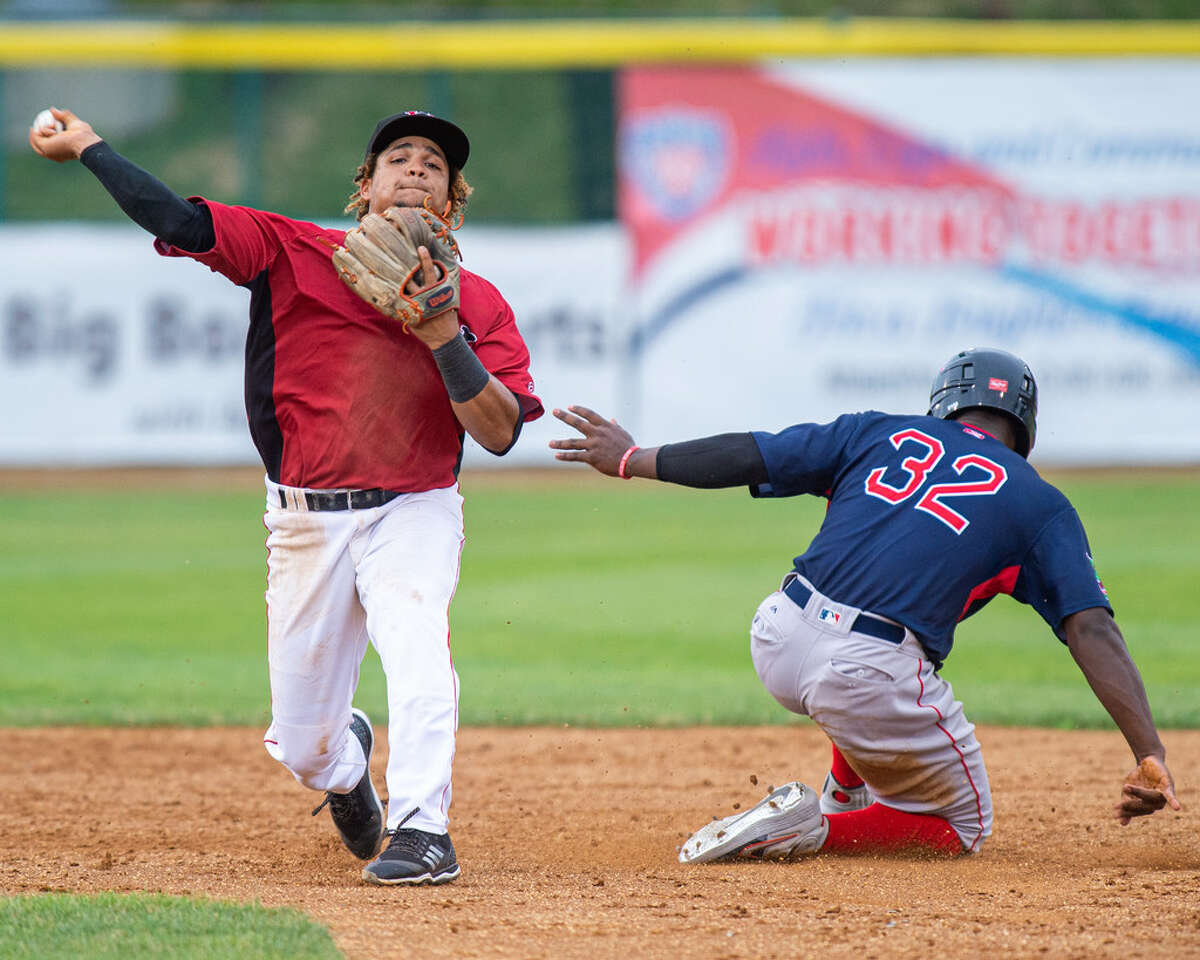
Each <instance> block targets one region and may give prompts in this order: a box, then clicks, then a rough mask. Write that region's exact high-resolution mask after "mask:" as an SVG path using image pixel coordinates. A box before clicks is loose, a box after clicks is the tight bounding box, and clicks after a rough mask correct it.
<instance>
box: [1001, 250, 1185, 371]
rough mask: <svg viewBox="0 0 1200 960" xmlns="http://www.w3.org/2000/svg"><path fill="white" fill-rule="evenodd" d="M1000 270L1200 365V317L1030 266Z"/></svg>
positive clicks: (1024, 283)
mask: <svg viewBox="0 0 1200 960" xmlns="http://www.w3.org/2000/svg"><path fill="white" fill-rule="evenodd" d="M999 272H1000V275H1001V276H1002V277H1004V278H1005V279H1008V280H1015V281H1016V282H1017V283H1020V284H1022V285H1024V286H1026V287H1032V288H1034V289H1035V290H1041V291H1042V292H1043V293H1048V294H1050V295H1051V296H1055V297H1058V298H1059V299H1060V300H1065V301H1066V302H1067V303H1073V304H1075V305H1076V306H1080V307H1085V308H1086V309H1088V310H1093V311H1095V312H1096V313H1104V314H1107V315H1108V316H1110V317H1113V318H1114V319H1116V320H1118V321H1120V322H1121V323H1123V324H1125V325H1126V326H1130V327H1133V328H1135V329H1137V330H1144V331H1145V332H1146V333H1149V334H1152V335H1153V336H1155V337H1158V338H1159V339H1160V340H1165V341H1166V342H1167V343H1169V344H1170V345H1171V346H1173V347H1176V348H1178V349H1179V350H1181V351H1182V352H1183V353H1184V354H1185V355H1186V356H1187V358H1188V359H1189V360H1190V361H1191V362H1192V363H1194V364H1196V365H1197V366H1200V319H1197V318H1195V317H1189V316H1187V315H1185V314H1176V315H1171V314H1161V313H1156V312H1154V311H1153V310H1152V309H1151V308H1150V307H1149V306H1148V305H1146V304H1140V303H1137V302H1136V301H1132V300H1130V301H1126V302H1124V303H1121V302H1118V301H1115V300H1109V299H1106V298H1104V297H1101V296H1099V295H1097V294H1094V293H1089V292H1088V291H1087V290H1083V289H1081V288H1080V287H1076V286H1074V285H1073V284H1071V283H1068V282H1067V281H1066V280H1063V279H1062V278H1061V277H1055V276H1051V275H1050V274H1048V273H1041V272H1039V271H1037V270H1031V269H1029V268H1028V267H1018V266H1012V265H1006V266H1002V267H1000V270H999Z"/></svg>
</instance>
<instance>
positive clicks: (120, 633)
mask: <svg viewBox="0 0 1200 960" xmlns="http://www.w3.org/2000/svg"><path fill="white" fill-rule="evenodd" d="M564 475H565V476H566V477H567V479H566V480H565V481H564V479H563V476H559V477H557V478H549V479H548V478H546V477H545V476H541V475H535V476H533V477H525V478H523V479H521V480H519V481H517V480H514V479H511V478H510V479H503V478H500V479H497V478H495V477H490V476H488V475H473V476H467V477H465V478H464V482H463V490H464V494H465V496H466V498H467V531H468V533H467V536H468V542H467V549H466V552H465V554H464V557H463V566H462V579H461V583H460V586H459V590H458V595H457V597H456V599H455V604H454V608H453V614H452V628H453V646H454V654H455V664H456V667H457V669H458V672H459V675H460V677H461V679H462V702H461V720H462V723H464V724H468V725H469V724H494V723H499V724H542V723H549V724H561V723H570V724H572V725H581V724H589V725H603V726H613V725H622V724H644V725H651V724H666V725H684V724H694V723H701V724H753V723H775V722H788V721H789V715H788V714H786V713H785V712H784V711H783V710H782V708H779V707H778V706H776V705H775V704H774V702H773V701H771V700H770V698H769V697H768V696H767V695H766V693H765V692H764V691H763V690H762V688H761V687H760V685H759V683H758V680H757V678H756V677H755V676H754V672H753V669H752V667H751V665H750V660H749V655H748V652H747V626H748V623H749V619H750V616H751V615H752V613H753V611H754V608H755V606H756V605H757V603H758V601H759V600H760V599H761V598H762V597H763V596H764V595H765V594H766V593H767V592H769V591H770V590H771V589H773V587H774V586H775V585H777V583H778V580H779V578H780V577H781V576H782V574H783V573H784V572H785V571H786V570H787V569H788V567H789V565H790V561H791V558H792V556H793V555H794V554H796V553H798V552H800V551H801V550H802V549H803V548H804V547H805V546H806V545H807V543H808V540H809V539H810V538H811V536H812V534H813V532H814V531H815V530H816V528H817V525H818V524H819V522H820V518H821V512H822V509H823V506H822V503H821V502H819V501H816V500H812V499H809V498H801V499H793V500H789V501H780V502H761V501H752V500H751V499H750V498H749V497H748V496H747V495H746V494H745V493H744V492H742V491H721V492H698V491H691V490H685V489H678V488H670V487H666V486H657V485H651V484H648V483H641V482H637V483H631V484H618V483H614V482H611V481H609V482H605V481H603V480H600V479H599V478H593V477H592V476H591V475H590V474H584V473H577V472H571V471H567V472H566V473H565V474H564ZM1055 479H1057V478H1055ZM1058 482H1059V484H1060V486H1061V487H1062V488H1063V489H1064V491H1065V492H1066V493H1067V494H1068V495H1069V496H1070V497H1071V498H1072V499H1073V500H1074V502H1075V503H1076V506H1077V507H1078V509H1079V512H1080V514H1081V515H1082V517H1083V519H1084V522H1085V525H1086V526H1087V528H1088V532H1089V536H1090V538H1091V543H1092V546H1093V549H1094V552H1095V555H1096V559H1097V565H1098V568H1099V570H1100V573H1101V575H1102V576H1103V577H1104V580H1105V582H1106V584H1107V586H1108V588H1109V591H1110V594H1111V596H1112V599H1113V603H1114V606H1115V607H1116V610H1117V616H1118V622H1119V623H1120V624H1121V626H1122V628H1123V630H1124V632H1125V635H1126V637H1127V640H1128V642H1129V645H1130V647H1131V649H1132V651H1133V654H1134V657H1135V659H1136V660H1137V662H1138V664H1139V665H1140V667H1141V669H1142V673H1143V675H1144V678H1145V680H1146V684H1147V687H1148V689H1149V692H1150V696H1151V702H1152V704H1153V706H1154V708H1155V712H1156V715H1157V717H1158V719H1159V721H1160V724H1161V725H1163V726H1186V727H1195V726H1200V659H1198V658H1197V657H1196V656H1195V630H1196V623H1197V621H1198V619H1200V590H1197V584H1200V551H1198V550H1196V548H1195V544H1196V543H1197V542H1200V510H1198V509H1196V500H1197V493H1198V492H1200V480H1198V478H1197V476H1196V475H1195V474H1191V475H1189V474H1183V473H1179V472H1172V473H1161V474H1155V473H1141V474H1111V473H1110V474H1092V475H1089V474H1073V475H1068V476H1065V477H1063V478H1061V479H1059V480H1058ZM264 536H265V531H264V529H263V527H262V524H261V493H260V492H259V491H258V489H255V488H254V486H253V485H252V484H250V483H244V484H236V485H234V486H232V487H227V488H226V489H204V487H203V485H200V489H192V488H189V489H186V490H179V489H154V488H153V486H151V487H150V488H148V489H147V488H145V486H143V485H140V484H139V485H137V486H136V487H133V488H127V487H121V486H118V487H117V488H116V489H105V490H97V491H94V492H93V491H87V490H79V489H71V490H57V491H55V490H41V491H37V490H32V489H30V490H21V489H8V490H6V491H5V495H4V496H3V497H2V498H0V725H18V726H28V725H40V724H77V723H82V724H114V723H116V724H182V725H192V724H225V723H231V724H256V725H263V724H265V723H266V722H267V680H266V664H265V659H266V658H265V612H264V603H263V586H264V571H265V550H264V547H263V540H264ZM944 675H945V676H946V677H947V678H948V679H950V681H951V682H952V683H953V684H954V687H955V690H956V692H957V694H958V696H959V697H960V699H962V700H963V701H964V702H965V703H966V705H967V709H968V715H969V716H970V717H971V718H972V719H974V720H975V721H976V722H984V723H1002V724H1037V725H1054V726H1104V725H1107V724H1108V723H1109V721H1108V719H1107V717H1106V716H1105V715H1104V714H1103V711H1102V710H1101V708H1100V707H1099V706H1098V705H1097V704H1096V702H1095V701H1094V699H1093V698H1092V695H1091V693H1090V691H1089V689H1088V687H1087V685H1086V683H1085V682H1084V680H1083V678H1082V676H1081V675H1080V674H1079V672H1078V670H1077V669H1076V667H1075V666H1074V663H1073V661H1072V660H1071V658H1070V656H1069V654H1068V653H1067V652H1066V650H1065V649H1064V648H1063V647H1062V646H1061V645H1060V644H1059V643H1058V642H1057V641H1056V640H1055V639H1054V637H1053V636H1052V635H1051V633H1050V632H1049V630H1048V629H1047V628H1046V627H1045V626H1044V624H1043V623H1042V621H1041V620H1040V619H1039V618H1038V617H1037V615H1036V614H1034V613H1033V612H1032V611H1031V610H1030V609H1029V608H1026V607H1022V606H1020V605H1019V604H1016V603H1015V602H1013V601H1012V600H1010V599H1008V598H999V599H997V600H996V601H994V602H993V603H992V604H991V605H990V606H989V607H988V608H987V609H986V610H985V611H984V612H983V613H981V614H980V615H978V616H977V617H975V618H973V619H972V620H971V621H969V622H967V623H966V624H964V625H963V626H962V627H961V628H960V630H959V637H958V643H957V645H956V647H955V650H954V653H953V656H952V657H951V659H950V661H949V663H948V665H947V667H946V669H945V671H944ZM358 702H359V704H360V705H361V706H363V707H365V708H366V709H368V710H369V711H374V712H376V713H378V714H379V716H381V717H382V716H383V715H384V713H385V708H384V703H385V701H384V690H383V679H382V675H381V672H380V670H379V667H378V662H377V661H376V659H375V657H374V654H373V653H371V654H368V662H367V663H366V665H365V666H364V671H363V680H362V684H361V686H360V691H359V697H358Z"/></svg>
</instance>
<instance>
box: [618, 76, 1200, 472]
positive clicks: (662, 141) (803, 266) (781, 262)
mask: <svg viewBox="0 0 1200 960" xmlns="http://www.w3.org/2000/svg"><path fill="white" fill-rule="evenodd" d="M1197 97H1200V64H1197V63H1195V62H1193V61H1188V60H1177V61H1147V60H1138V59H1132V58H1131V59H1121V60H1095V59H1089V60H1071V61H1049V62H1047V61H1037V60H1032V59H1027V58H1020V59H1016V58H1014V59H1011V60H1004V59H989V60H970V59H948V60H928V59H922V60H920V61H904V60H878V61H873V60H857V59H855V60H836V61H805V62H803V63H785V64H777V65H773V66H770V67H766V66H764V67H760V68H742V67H730V68H722V69H689V68H681V69H666V68H663V69H649V68H648V69H637V70H631V71H628V72H626V73H625V74H624V75H623V77H622V81H621V91H620V101H621V102H620V147H619V150H620V167H619V169H620V194H619V202H620V210H621V217H622V220H623V222H624V223H625V224H626V226H627V228H628V230H629V232H630V237H631V243H632V254H631V256H632V275H631V283H632V287H633V288H632V290H631V303H633V304H635V305H636V307H635V312H636V317H637V320H636V329H635V331H634V335H633V338H632V344H633V353H634V358H635V365H636V370H637V373H636V376H635V377H634V378H633V382H635V383H636V385H637V389H638V392H639V393H640V396H641V410H640V419H639V423H640V426H641V428H642V433H643V436H644V437H645V440H646V442H648V443H652V442H657V441H658V440H661V439H670V438H677V437H681V436H689V435H696V434H706V433H714V432H718V431H721V430H738V429H748V428H754V429H779V428H781V427H783V426H786V425H788V424H790V423H794V422H798V421H803V420H816V421H821V420H827V419H832V418H833V417H834V416H836V415H838V414H839V413H843V412H846V411H851V410H863V409H881V410H886V411H889V412H907V411H912V410H916V409H918V408H921V407H923V405H924V403H925V401H926V399H927V397H928V388H929V384H930V382H931V380H932V378H933V375H934V374H935V373H936V371H937V369H938V368H939V367H940V365H941V364H942V363H943V362H944V361H945V360H947V359H948V358H949V357H950V356H951V355H952V354H953V353H955V352H956V351H958V350H960V349H963V348H967V347H975V346H978V347H983V346H993V347H1001V348H1003V349H1007V350H1009V351H1011V352H1013V353H1016V354H1018V355H1020V356H1022V357H1024V358H1025V359H1026V360H1027V361H1028V362H1029V364H1030V365H1031V367H1032V368H1033V370H1034V373H1035V375H1036V376H1037V378H1038V381H1039V386H1040V387H1041V392H1042V396H1041V416H1040V418H1039V431H1038V449H1037V450H1036V451H1035V453H1034V457H1033V459H1034V460H1035V461H1039V460H1040V461H1042V462H1054V463H1123V462H1195V461H1197V460H1200V430H1198V429H1197V428H1196V425H1195V422H1196V413H1197V411H1198V410H1200V131H1197V129H1196V127H1195V125H1194V124H1193V123H1191V122H1190V119H1189V118H1190V116H1191V112H1192V109H1191V107H1190V106H1189V105H1190V104H1192V103H1194V102H1196V99H1197Z"/></svg>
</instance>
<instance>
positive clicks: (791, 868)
mask: <svg viewBox="0 0 1200 960" xmlns="http://www.w3.org/2000/svg"><path fill="white" fill-rule="evenodd" d="M377 732H378V734H379V736H380V740H379V749H377V751H376V755H375V761H374V772H375V775H376V783H377V784H378V785H379V786H380V788H381V791H382V784H383V778H382V774H383V768H384V763H385V758H386V752H387V751H386V743H385V742H384V741H385V740H386V735H385V731H384V730H383V728H382V727H380V728H378V730H377ZM261 738H262V733H261V731H260V730H256V729H244V728H239V729H197V730H182V729H108V730H105V729H66V728H59V729H40V730H35V729H8V730H4V731H3V739H4V743H5V749H4V750H3V751H0V893H3V894H27V893H38V892H44V891H69V892H80V893H91V892H96V891H101V890H117V891H155V892H162V893H168V894H181V895H189V896H197V897H207V898H215V899H222V900H236V901H252V900H258V901H259V902H261V903H262V904H264V905H267V906H291V907H296V908H298V909H300V910H303V911H305V912H306V913H308V914H309V915H311V916H312V917H313V918H314V919H316V920H317V921H319V922H320V923H323V924H326V925H328V926H329V928H330V929H331V930H332V931H333V936H334V939H335V941H336V942H337V944H338V946H339V948H340V949H341V950H342V951H343V952H344V953H345V955H346V956H347V957H348V958H353V960H359V958H361V960H387V958H389V957H404V958H413V960H420V958H426V957H428V958H437V960H445V958H446V957H461V958H468V957H469V958H481V960H487V958H522V960H524V958H530V960H533V958H547V960H549V958H554V960H573V958H580V960H604V958H619V960H633V958H638V960H642V958H651V960H654V958H664V960H666V958H669V960H681V958H697V960H699V958H704V960H716V958H743V957H744V958H771V957H778V958H781V960H782V958H785V957H786V958H794V957H809V956H812V957H821V958H823V960H829V958H843V957H844V958H848V960H849V958H853V960H870V958H914V960H915V958H922V960H927V958H929V957H930V956H938V955H940V956H977V955H983V956H1006V957H1040V956H1050V957H1088V958H1095V957H1112V958H1118V957H1119V958H1122V960H1127V958H1129V957H1131V956H1141V955H1146V956H1150V955H1156V956H1165V957H1171V958H1172V960H1175V958H1180V957H1197V958H1200V912H1198V909H1200V908H1198V906H1197V905H1198V904H1200V819H1197V818H1198V817H1200V807H1197V806H1196V804H1197V803H1198V802H1200V790H1198V788H1196V787H1195V786H1194V784H1195V783H1196V771H1197V770H1200V731H1166V732H1165V733H1164V740H1165V742H1166V744H1167V749H1168V762H1169V763H1170V764H1171V767H1172V769H1173V771H1174V772H1175V774H1176V776H1178V777H1180V779H1181V781H1182V782H1181V783H1180V784H1179V794H1180V800H1181V802H1182V803H1183V804H1184V810H1183V811H1182V812H1181V813H1178V814H1176V813H1171V812H1167V813H1165V814H1163V813H1160V814H1158V815H1156V816H1154V817H1151V818H1148V819H1145V820H1141V821H1135V822H1134V823H1132V824H1131V825H1130V826H1128V827H1124V828H1123V827H1121V826H1119V825H1118V824H1117V823H1116V821H1115V820H1112V819H1111V808H1112V806H1113V804H1114V803H1115V802H1116V799H1117V795H1118V788H1119V783H1118V780H1119V776H1120V775H1121V774H1123V773H1124V772H1125V771H1126V770H1128V769H1129V768H1131V767H1132V765H1133V764H1132V758H1131V757H1130V756H1129V754H1128V750H1127V749H1126V747H1125V745H1124V742H1123V741H1122V740H1121V738H1120V736H1119V735H1118V734H1116V733H1110V732H1071V733H1064V732H1057V731H1045V730H1027V729H1011V728H1004V729H1002V728H996V727H981V728H980V729H979V739H980V741H981V743H982V744H983V750H984V755H985V757H986V758H987V762H988V767H989V771H990V773H991V779H992V788H993V794H994V799H995V808H996V826H995V832H994V834H993V836H992V839H991V840H990V841H989V842H988V843H987V844H986V845H985V847H984V849H983V852H982V853H980V854H978V855H976V856H973V857H969V858H963V859H960V860H956V861H950V862H943V861H923V860H918V859H912V858H908V859H890V860H889V859H875V858H856V859H844V858H837V857H817V858H813V859H809V860H804V861H799V862H796V863H789V864H777V863H765V864H764V863H741V864H710V865H689V866H684V865H681V864H679V863H678V862H677V861H676V856H677V850H678V847H679V844H680V843H682V842H683V840H684V838H685V837H686V836H687V835H688V834H689V833H690V832H691V831H692V830H694V829H695V828H697V827H699V826H700V825H701V824H703V823H704V822H705V821H706V820H707V819H708V818H709V817H713V816H724V815H726V814H728V813H731V812H732V811H733V810H734V809H736V808H740V809H745V808H746V807H747V806H748V805H749V804H750V803H753V802H754V801H755V800H757V799H758V798H759V797H761V796H762V795H763V794H765V793H766V792H767V790H768V789H770V787H772V786H775V785H778V784H781V783H784V782H786V781H788V780H796V779H798V780H803V781H806V782H808V783H809V784H811V785H813V786H816V787H819V786H820V783H821V781H822V779H823V778H824V775H825V772H826V770H827V769H828V761H829V752H828V746H827V742H826V741H825V739H824V737H823V735H822V734H821V733H820V732H819V731H818V730H816V728H814V727H813V726H811V725H810V724H807V723H799V724H796V725H794V726H779V727H758V728H739V729H723V728H722V729H717V728H698V729H688V730H643V729H633V730H628V729H626V730H590V729H575V728H555V729H547V728H535V729H525V728H505V729H491V728H469V729H464V730H461V731H460V733H459V745H458V756H457V759H456V761H455V795H454V806H453V809H452V812H451V817H452V823H451V835H452V836H453V838H454V844H455V847H456V848H457V850H458V855H459V859H460V861H461V863H462V867H463V874H462V877H461V878H460V879H459V880H458V881H457V882H456V883H453V884H450V885H448V886H443V887H433V888H430V887H425V888H419V889H394V888H379V887H368V886H365V885H363V884H362V883H361V882H360V880H359V869H360V864H359V863H358V862H357V861H355V860H353V859H352V858H351V857H350V855H349V854H348V853H347V852H346V851H345V850H344V849H343V848H342V846H341V843H340V842H339V841H338V839H337V836H336V834H335V832H334V829H333V826H332V825H331V823H330V821H329V816H328V813H327V812H322V814H321V816H320V817H318V818H316V819H314V818H312V817H310V816H309V812H310V811H311V809H312V808H313V807H314V806H316V804H317V803H318V802H319V801H320V799H321V796H320V795H319V794H316V793H310V792H308V791H306V790H304V789H303V788H301V787H300V786H299V785H298V784H296V783H295V782H294V781H293V780H292V778H291V776H290V775H289V774H288V773H287V772H286V771H284V770H283V768H282V767H280V766H278V765H277V764H275V763H274V762H273V761H272V760H270V759H269V758H268V757H267V755H266V753H265V752H264V751H263V749H262V744H261ZM752 780H753V781H755V782H752ZM1189 784H1191V785H1192V786H1189ZM1193 791H1197V792H1193Z"/></svg>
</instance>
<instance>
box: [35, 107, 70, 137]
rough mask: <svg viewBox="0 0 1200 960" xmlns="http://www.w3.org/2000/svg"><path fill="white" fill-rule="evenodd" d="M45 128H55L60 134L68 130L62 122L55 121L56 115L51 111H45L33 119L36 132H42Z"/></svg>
mask: <svg viewBox="0 0 1200 960" xmlns="http://www.w3.org/2000/svg"><path fill="white" fill-rule="evenodd" d="M45 127H53V128H54V129H55V130H57V131H58V132H59V133H61V132H62V131H63V130H65V129H66V127H64V126H63V125H62V121H61V120H55V119H54V114H52V113H51V112H50V111H49V110H43V111H42V112H41V113H39V114H38V115H37V116H36V117H34V118H33V129H34V130H38V131H41V130H42V129H43V128H45Z"/></svg>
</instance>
